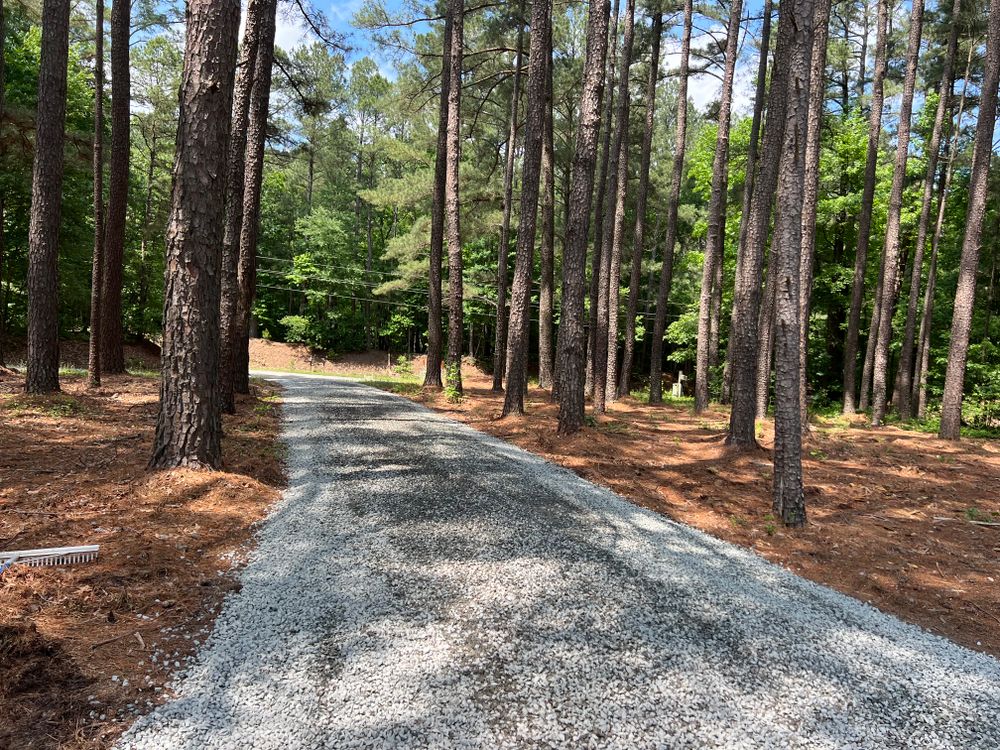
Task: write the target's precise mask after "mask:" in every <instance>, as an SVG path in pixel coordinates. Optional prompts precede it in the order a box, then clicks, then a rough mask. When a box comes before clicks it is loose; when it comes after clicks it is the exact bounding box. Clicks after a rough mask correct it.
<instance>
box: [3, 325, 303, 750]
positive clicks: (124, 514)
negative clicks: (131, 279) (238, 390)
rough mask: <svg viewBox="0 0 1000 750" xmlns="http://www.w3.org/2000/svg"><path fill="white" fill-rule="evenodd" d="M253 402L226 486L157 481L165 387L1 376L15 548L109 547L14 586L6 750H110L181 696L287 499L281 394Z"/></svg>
mask: <svg viewBox="0 0 1000 750" xmlns="http://www.w3.org/2000/svg"><path fill="white" fill-rule="evenodd" d="M63 349H64V351H65V353H66V354H67V357H68V359H69V362H70V364H72V361H73V359H72V358H73V352H74V347H73V344H72V343H70V344H69V345H68V346H67V345H64V346H63ZM83 351H84V359H83V361H84V362H85V361H86V356H85V352H86V347H85V346H84V348H83ZM127 353H128V355H129V357H130V358H132V361H133V362H134V363H135V364H136V365H137V366H138V365H140V364H141V363H142V362H144V361H145V360H146V359H151V360H152V361H155V359H156V358H155V355H153V354H151V353H150V352H148V351H146V350H145V349H143V348H137V347H129V351H128V352H127ZM11 361H13V360H11ZM150 364H151V362H150ZM252 390H253V393H252V394H251V395H249V396H241V397H239V399H238V400H237V413H236V414H235V415H234V416H231V417H227V418H226V422H225V438H224V445H223V448H224V450H225V455H226V461H227V465H226V467H225V470H224V471H221V472H215V473H207V472H199V471H192V470H186V469H173V470H169V471H158V472H147V471H146V464H147V462H148V460H149V453H150V450H151V447H152V443H153V430H154V425H155V421H156V411H157V404H158V391H159V382H158V380H157V379H155V378H152V377H136V376H116V377H107V378H106V379H105V380H104V383H103V385H102V387H101V388H98V389H93V388H90V389H88V388H87V387H86V378H85V377H84V376H80V375H66V376H64V377H63V378H62V392H61V393H58V394H54V395H50V396H27V395H25V394H24V393H23V377H22V376H20V375H9V374H8V375H3V376H2V377H0V420H2V422H3V429H2V430H0V548H3V549H28V548H34V547H56V546H70V545H80V544H100V545H101V550H100V556H99V557H98V559H97V560H96V561H95V562H92V563H86V564H79V565H72V566H65V567H44V568H29V567H27V566H15V567H13V568H11V569H10V570H8V571H7V572H5V573H4V575H3V579H2V587H0V591H2V596H0V705H3V707H4V708H3V716H4V719H3V721H0V747H3V748H18V749H19V750H36V749H38V748H98V747H100V748H103V747H109V746H110V745H111V743H112V742H113V741H114V739H115V738H116V737H117V736H118V735H119V734H120V733H121V731H123V730H124V729H125V728H126V727H127V726H128V725H129V724H130V723H131V720H132V719H133V718H134V717H135V715H136V714H137V713H145V712H146V711H148V710H149V709H150V707H151V706H152V705H155V704H158V703H159V702H161V701H162V700H163V699H164V698H166V697H167V696H166V692H167V691H166V689H165V687H164V686H165V685H166V683H167V682H168V681H169V679H170V677H171V675H172V674H173V673H174V672H175V671H177V670H179V669H180V668H181V667H183V666H184V665H185V664H186V661H187V658H188V657H189V656H190V655H191V654H192V653H193V652H194V651H195V650H196V648H197V645H198V644H199V643H200V642H202V641H203V640H204V638H205V637H206V636H207V634H208V632H209V631H210V629H211V625H212V621H213V620H214V618H215V615H216V614H217V613H218V611H219V606H220V605H221V603H222V600H223V598H224V597H225V596H226V594H228V593H229V592H231V591H233V590H234V589H235V588H236V586H237V585H238V584H237V581H236V579H235V576H234V573H235V570H236V569H237V568H238V567H240V565H241V564H242V562H243V556H244V555H245V553H246V544H245V543H246V542H247V540H248V539H250V537H251V535H252V534H253V531H254V528H255V525H256V524H257V522H258V521H260V520H261V519H262V518H263V517H264V516H265V514H266V513H267V512H268V509H269V508H270V507H271V506H272V504H273V503H274V502H275V501H276V500H277V499H278V497H279V496H280V489H281V487H282V486H283V485H284V481H285V479H284V469H283V454H282V451H281V447H280V444H279V443H278V430H279V422H280V404H279V395H280V394H279V392H278V389H277V388H276V387H275V386H273V385H270V384H266V383H256V382H255V384H254V387H253V389H252Z"/></svg>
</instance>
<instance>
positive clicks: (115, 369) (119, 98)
mask: <svg viewBox="0 0 1000 750" xmlns="http://www.w3.org/2000/svg"><path fill="white" fill-rule="evenodd" d="M131 8H132V6H131V2H130V0H114V2H113V3H112V4H111V156H110V159H109V162H108V166H109V168H110V169H109V175H108V214H107V220H106V225H105V228H104V278H103V292H102V299H101V319H102V321H103V322H102V326H101V367H102V369H103V370H104V371H105V372H108V373H122V372H125V348H124V332H123V330H122V273H123V270H124V257H125V219H126V213H127V211H128V172H129V170H128V160H129V156H130V155H131V146H130V142H131V133H132V130H131V128H132V122H131V118H130V106H131V103H132V84H131V79H130V71H129V41H130V36H131V24H130V21H131Z"/></svg>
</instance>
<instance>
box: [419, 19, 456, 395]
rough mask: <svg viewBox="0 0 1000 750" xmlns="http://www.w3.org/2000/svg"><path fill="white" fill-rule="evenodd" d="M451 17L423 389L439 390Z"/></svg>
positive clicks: (444, 72) (440, 126) (443, 71)
mask: <svg viewBox="0 0 1000 750" xmlns="http://www.w3.org/2000/svg"><path fill="white" fill-rule="evenodd" d="M450 52H451V15H450V14H449V15H448V16H447V17H446V18H445V21H444V44H443V54H442V55H441V95H440V97H439V100H438V132H437V152H436V154H435V156H434V189H433V194H432V197H431V238H430V250H429V252H428V256H429V263H430V272H429V279H430V281H429V284H428V285H429V290H430V291H429V294H428V297H427V369H426V370H425V372H424V388H432V389H435V390H437V389H440V388H441V387H442V385H443V384H442V383H441V357H442V350H443V346H442V343H443V338H444V336H443V332H442V330H441V259H442V248H443V245H444V183H445V170H446V165H447V151H448V96H449V90H450V88H451V59H450Z"/></svg>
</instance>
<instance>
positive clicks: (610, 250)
mask: <svg viewBox="0 0 1000 750" xmlns="http://www.w3.org/2000/svg"><path fill="white" fill-rule="evenodd" d="M634 39H635V0H626V3H625V30H624V33H623V35H622V54H621V59H620V60H619V61H618V62H619V72H618V95H617V97H616V100H615V102H616V107H615V124H614V140H613V145H612V151H611V162H610V165H609V170H610V172H611V174H610V180H609V182H608V203H607V206H606V214H605V217H604V227H603V231H604V239H603V240H602V241H601V247H602V253H603V256H604V258H603V260H602V262H601V279H600V288H599V290H598V304H597V341H596V347H595V349H594V355H595V357H596V359H595V362H594V411H596V412H597V413H598V414H601V413H603V412H604V407H605V403H606V402H607V401H608V399H611V400H614V396H615V388H616V387H617V385H618V308H619V287H620V286H621V268H622V233H623V230H624V227H625V193H626V190H627V188H628V113H629V70H630V68H631V67H632V46H633V42H634Z"/></svg>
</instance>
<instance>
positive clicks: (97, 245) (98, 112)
mask: <svg viewBox="0 0 1000 750" xmlns="http://www.w3.org/2000/svg"><path fill="white" fill-rule="evenodd" d="M94 11H95V14H96V19H95V22H94V257H93V259H92V262H91V270H90V347H89V350H88V352H87V380H88V382H89V384H90V387H91V388H98V387H100V385H101V292H102V289H101V286H102V281H103V279H104V268H103V263H104V2H103V1H99V2H97V3H96V4H95V7H94ZM0 44H3V37H2V36H0ZM0 72H2V71H0ZM0 122H2V120H0ZM0 219H2V217H0Z"/></svg>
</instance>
